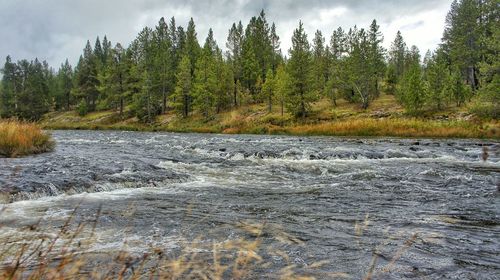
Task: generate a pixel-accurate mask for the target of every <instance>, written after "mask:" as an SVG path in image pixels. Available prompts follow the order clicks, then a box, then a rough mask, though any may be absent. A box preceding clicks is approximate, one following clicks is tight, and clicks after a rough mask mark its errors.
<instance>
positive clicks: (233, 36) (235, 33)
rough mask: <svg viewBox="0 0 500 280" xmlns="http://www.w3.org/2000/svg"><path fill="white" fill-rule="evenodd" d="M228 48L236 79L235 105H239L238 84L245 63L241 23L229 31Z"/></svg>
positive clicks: (234, 25)
mask: <svg viewBox="0 0 500 280" xmlns="http://www.w3.org/2000/svg"><path fill="white" fill-rule="evenodd" d="M226 47H227V49H228V55H227V57H228V61H229V64H230V65H231V70H232V72H233V77H234V84H235V86H234V91H233V105H234V106H237V105H238V100H237V97H238V93H237V87H236V84H237V83H238V81H241V79H242V76H243V65H242V64H243V63H242V53H243V25H242V24H241V21H240V22H239V23H238V25H236V24H235V23H233V25H232V26H231V29H230V30H229V35H228V37H227V43H226Z"/></svg>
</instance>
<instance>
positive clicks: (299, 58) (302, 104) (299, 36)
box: [287, 22, 316, 118]
mask: <svg viewBox="0 0 500 280" xmlns="http://www.w3.org/2000/svg"><path fill="white" fill-rule="evenodd" d="M289 54H290V60H289V67H288V71H289V74H290V78H291V80H292V90H291V91H290V92H289V95H288V99H287V109H288V110H289V111H290V112H291V113H292V114H293V115H295V116H296V117H302V118H304V117H306V116H307V113H308V111H309V109H310V104H311V102H313V101H315V100H316V95H315V93H314V89H313V87H312V84H311V74H312V71H311V61H312V59H311V50H310V46H309V42H308V40H307V34H306V33H305V31H304V26H303V24H302V22H300V23H299V27H298V28H297V29H295V30H294V32H293V37H292V48H291V49H290V51H289Z"/></svg>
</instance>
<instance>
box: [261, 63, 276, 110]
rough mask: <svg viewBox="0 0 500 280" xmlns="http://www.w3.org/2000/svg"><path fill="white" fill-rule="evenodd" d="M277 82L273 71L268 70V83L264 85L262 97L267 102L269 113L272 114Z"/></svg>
mask: <svg viewBox="0 0 500 280" xmlns="http://www.w3.org/2000/svg"><path fill="white" fill-rule="evenodd" d="M275 87H276V86H275V80H274V74H273V70H272V69H269V70H267V74H266V81H265V82H264V84H263V85H262V91H261V94H262V97H263V99H264V100H266V101H267V108H268V112H269V113H271V112H272V111H273V99H274V93H275Z"/></svg>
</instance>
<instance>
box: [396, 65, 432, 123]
mask: <svg viewBox="0 0 500 280" xmlns="http://www.w3.org/2000/svg"><path fill="white" fill-rule="evenodd" d="M426 92H427V88H426V85H425V83H424V82H423V80H422V70H421V68H420V65H419V64H414V65H411V66H410V68H409V69H408V70H407V71H406V72H405V74H404V75H403V77H402V79H401V85H400V86H399V87H398V92H397V97H398V99H399V100H400V102H401V104H402V105H403V106H404V107H405V109H406V110H407V111H408V112H409V113H412V114H413V113H416V112H418V111H420V110H422V107H423V105H424V103H425V100H426Z"/></svg>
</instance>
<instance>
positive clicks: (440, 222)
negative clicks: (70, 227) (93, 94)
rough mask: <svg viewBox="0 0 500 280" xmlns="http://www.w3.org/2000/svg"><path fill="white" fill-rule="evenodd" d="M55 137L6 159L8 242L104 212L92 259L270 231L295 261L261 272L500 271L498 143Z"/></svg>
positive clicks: (0, 222) (0, 177)
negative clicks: (39, 149)
mask: <svg viewBox="0 0 500 280" xmlns="http://www.w3.org/2000/svg"><path fill="white" fill-rule="evenodd" d="M53 136H54V138H55V140H56V142H57V148H56V150H55V151H54V152H52V153H48V154H43V155H37V156H31V157H26V158H19V159H0V203H1V204H0V208H4V210H3V211H2V212H0V243H2V242H8V241H9V240H10V239H9V236H13V235H17V234H21V232H22V231H24V230H25V227H26V226H27V225H30V224H33V223H37V222H38V221H41V224H44V225H45V227H46V228H45V231H46V232H47V233H50V232H51V230H53V231H56V230H57V229H58V228H59V227H60V225H61V223H63V221H65V220H67V219H68V217H70V216H72V215H75V216H76V217H74V219H75V221H76V220H81V221H85V220H86V219H90V218H91V217H94V216H96V215H97V214H96V212H97V211H98V209H100V210H99V217H98V223H97V226H96V229H95V234H96V241H95V244H93V245H92V246H90V248H89V249H88V251H87V253H103V252H114V251H118V250H121V249H123V248H126V249H127V250H128V251H131V252H137V253H140V252H143V251H145V250H148V249H149V248H151V247H152V246H156V247H162V248H164V249H166V250H172V251H175V250H176V248H177V249H178V248H179V246H180V245H179V243H180V241H179V240H192V239H196V238H199V239H200V240H202V242H207V243H210V242H216V241H217V242H221V241H224V240H232V239H239V238H245V237H246V235H245V234H248V233H245V231H244V230H242V228H245V225H252V224H256V223H260V224H263V225H264V233H263V235H262V238H263V245H262V246H263V247H266V248H273V250H276V252H277V251H279V252H284V253H285V254H286V257H284V256H283V254H277V253H273V252H274V251H273V250H267V251H266V250H264V249H262V251H260V252H259V253H260V254H261V255H262V256H263V258H264V261H266V262H269V263H270V264H271V265H269V266H266V267H262V268H261V270H260V271H259V272H258V273H257V274H259V273H261V275H268V276H269V275H273V273H274V272H275V271H277V270H278V269H280V268H283V267H284V266H286V265H290V264H291V265H296V267H297V268H298V269H300V271H301V272H304V273H305V274H307V273H309V274H311V275H313V276H316V277H318V278H327V277H326V276H324V275H328V274H327V273H333V272H342V273H346V274H347V275H349V276H350V277H352V278H353V279H358V278H362V277H364V276H365V275H367V273H368V271H369V270H370V268H371V267H372V266H373V267H374V278H377V279H400V278H419V279H420V278H424V279H443V278H445V279H498V278H496V277H498V275H500V256H499V251H500V201H499V197H500V195H499V184H500V176H499V175H500V155H499V154H498V146H499V144H498V142H494V141H480V140H414V139H352V138H331V137H302V138H299V137H284V136H283V137H282V136H243V135H242V136H226V135H199V134H171V133H136V132H93V131H55V132H53ZM485 151H486V152H487V153H488V159H487V160H486V161H484V160H483V154H484V153H485ZM75 207H78V209H77V211H76V212H73V210H74V209H75ZM72 213H75V214H72ZM374 256H375V258H374ZM374 259H375V263H372V261H373V260H374ZM320 261H325V264H324V265H322V266H316V265H313V264H314V263H316V262H320ZM257 274H255V275H254V276H255V278H260V277H259V276H257ZM322 275H323V276H322ZM270 277H271V276H270ZM271 278H272V277H271Z"/></svg>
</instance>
